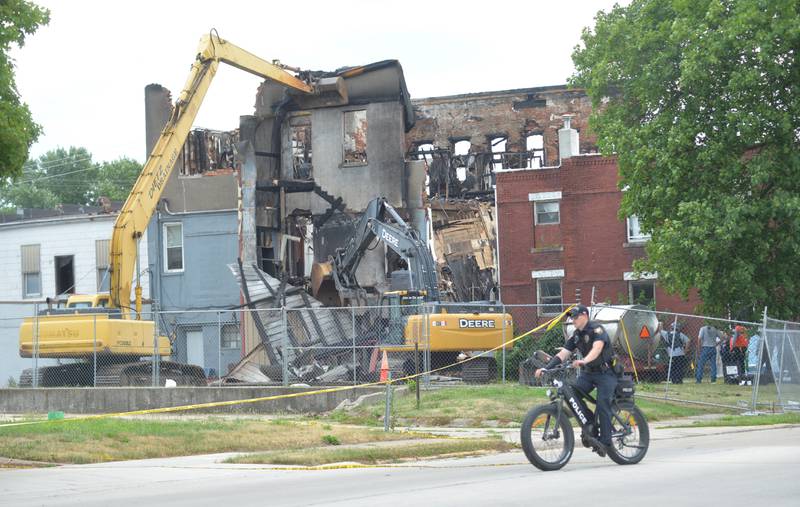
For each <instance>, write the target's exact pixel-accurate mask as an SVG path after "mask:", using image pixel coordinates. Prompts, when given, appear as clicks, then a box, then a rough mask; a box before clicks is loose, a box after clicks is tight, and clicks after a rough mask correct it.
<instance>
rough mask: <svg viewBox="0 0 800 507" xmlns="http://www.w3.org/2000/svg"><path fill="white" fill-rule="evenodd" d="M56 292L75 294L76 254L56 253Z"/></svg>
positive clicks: (59, 293) (54, 262) (54, 261)
mask: <svg viewBox="0 0 800 507" xmlns="http://www.w3.org/2000/svg"><path fill="white" fill-rule="evenodd" d="M53 264H54V265H55V268H56V294H58V295H61V294H75V256H74V255H56V257H55V259H54V260H53Z"/></svg>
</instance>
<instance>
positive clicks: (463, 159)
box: [452, 140, 475, 187]
mask: <svg viewBox="0 0 800 507" xmlns="http://www.w3.org/2000/svg"><path fill="white" fill-rule="evenodd" d="M471 146H472V143H470V142H469V141H468V140H461V141H457V142H456V143H455V144H454V145H453V155H454V156H453V164H452V165H453V167H454V168H455V170H456V178H457V179H458V181H460V182H462V183H464V184H465V185H466V186H468V187H471V186H472V185H473V184H474V179H475V177H474V175H473V176H472V183H466V181H467V179H468V177H469V176H470V174H469V171H470V159H469V149H470V147H471Z"/></svg>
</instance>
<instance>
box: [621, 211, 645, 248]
mask: <svg viewBox="0 0 800 507" xmlns="http://www.w3.org/2000/svg"><path fill="white" fill-rule="evenodd" d="M634 223H635V224H636V230H637V232H638V234H631V232H632V230H633V226H632V224H634ZM625 226H626V231H627V232H626V234H627V236H628V243H646V242H647V241H650V235H649V234H645V233H643V232H642V228H641V226H640V225H639V217H637V216H636V215H631V216H629V217H628V218H627V219H626V220H625Z"/></svg>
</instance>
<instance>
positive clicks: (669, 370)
mask: <svg viewBox="0 0 800 507" xmlns="http://www.w3.org/2000/svg"><path fill="white" fill-rule="evenodd" d="M677 329H678V316H677V315H675V320H673V321H672V341H671V342H670V346H669V351H668V354H669V365H668V366H667V382H666V383H665V384H664V399H667V393H668V390H669V383H670V382H671V381H672V354H673V352H674V350H675V335H676V334H677Z"/></svg>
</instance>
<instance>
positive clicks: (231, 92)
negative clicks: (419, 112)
mask: <svg viewBox="0 0 800 507" xmlns="http://www.w3.org/2000/svg"><path fill="white" fill-rule="evenodd" d="M34 1H36V2H37V3H38V4H39V5H43V6H45V7H47V8H49V9H50V11H51V21H50V24H49V25H48V26H45V27H42V28H40V29H39V31H38V32H37V33H36V34H34V35H33V36H32V37H30V38H29V39H28V41H27V43H26V45H25V47H24V48H22V49H21V50H15V51H13V53H12V56H13V57H14V58H15V59H16V64H17V85H18V88H19V91H20V93H21V95H22V98H23V100H24V101H25V102H27V103H28V105H29V106H30V108H31V111H32V112H33V117H34V119H35V120H36V121H37V122H38V123H39V124H41V125H42V126H43V127H44V135H42V136H41V137H40V139H39V142H38V143H36V144H35V145H34V146H33V149H32V152H31V156H32V157H37V156H39V155H41V154H42V153H44V152H45V151H47V150H50V149H53V148H56V147H58V146H63V147H68V146H82V147H85V148H87V149H88V150H89V151H90V152H91V153H92V154H94V160H95V161H103V160H112V159H115V158H118V157H121V156H128V157H132V158H135V159H137V160H139V161H142V162H143V161H144V159H145V157H146V154H145V135H144V87H145V86H146V85H147V84H149V83H159V84H162V85H164V86H166V87H167V88H169V89H170V90H171V91H172V93H173V98H174V97H176V96H177V94H178V92H179V91H180V88H181V87H182V86H183V84H184V81H185V79H186V76H187V73H188V71H189V66H190V65H191V63H192V61H193V59H194V55H195V52H196V48H197V43H198V41H199V39H200V36H201V35H203V34H205V33H207V32H208V31H209V29H211V28H216V29H217V31H218V32H219V34H220V36H221V37H222V38H223V39H227V40H230V41H231V42H233V43H234V44H237V45H239V46H241V47H242V48H244V49H247V50H248V51H250V52H252V53H254V54H256V55H258V56H260V57H262V58H264V59H267V60H272V59H279V60H280V61H281V62H283V63H286V64H289V65H292V66H296V67H301V68H304V69H315V70H333V69H335V68H338V67H343V66H348V65H359V64H365V63H369V62H373V61H378V60H386V59H397V60H400V63H401V64H402V65H403V70H404V72H405V77H406V83H407V84H408V89H409V92H410V93H411V96H412V97H415V98H419V97H430V96H436V95H451V94H457V93H469V92H478V91H489V90H502V89H509V88H524V87H531V86H544V85H553V84H563V83H565V82H566V80H567V78H568V76H569V75H570V74H571V73H572V60H571V58H570V55H571V53H572V50H573V48H574V47H575V45H576V44H578V42H579V40H580V33H581V29H582V28H583V27H585V26H591V25H592V24H593V18H594V15H595V14H596V12H597V11H598V10H601V9H602V10H608V9H610V8H611V6H612V5H613V4H614V2H613V1H607V0H558V1H552V0H547V1H542V0H527V1H519V2H502V1H490V2H466V1H464V2H435V1H432V0H428V1H416V0H407V1H404V2H380V1H371V2H370V1H353V0H344V1H339V2H331V1H327V2H322V1H316V0H305V1H302V2H300V1H285V2H280V3H278V2H253V1H239V0H217V1H206V0H194V1H163V0H160V1H154V0H134V1H127V2H116V1H108V0H106V1H100V0H34ZM621 3H627V2H621ZM258 84H259V79H258V78H256V77H254V76H251V75H250V74H247V73H245V72H242V71H240V70H238V69H234V68H232V67H228V66H224V65H223V66H221V67H220V71H219V72H218V74H217V77H216V79H215V80H214V82H213V83H212V85H211V89H210V91H209V93H208V95H207V97H206V100H205V102H204V103H203V106H202V107H201V109H200V114H199V115H198V118H197V120H196V122H195V125H196V126H199V127H207V128H212V129H220V130H229V129H234V128H236V127H238V125H239V116H240V115H243V114H252V112H253V104H254V101H255V93H256V89H257V88H258Z"/></svg>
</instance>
